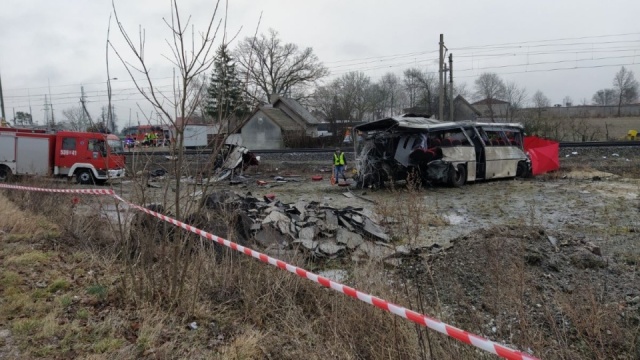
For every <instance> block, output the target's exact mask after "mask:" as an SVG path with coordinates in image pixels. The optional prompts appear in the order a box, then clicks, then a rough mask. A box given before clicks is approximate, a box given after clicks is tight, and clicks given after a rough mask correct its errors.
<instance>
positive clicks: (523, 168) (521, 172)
mask: <svg viewBox="0 0 640 360" xmlns="http://www.w3.org/2000/svg"><path fill="white" fill-rule="evenodd" d="M530 176H531V170H529V166H528V165H527V163H526V162H525V161H520V162H519V163H518V168H517V169H516V177H519V178H528V177H530Z"/></svg>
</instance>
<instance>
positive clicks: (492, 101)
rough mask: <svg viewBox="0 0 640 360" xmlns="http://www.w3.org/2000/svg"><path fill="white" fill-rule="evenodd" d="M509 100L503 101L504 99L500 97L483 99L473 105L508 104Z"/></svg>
mask: <svg viewBox="0 0 640 360" xmlns="http://www.w3.org/2000/svg"><path fill="white" fill-rule="evenodd" d="M508 104H509V102H507V101H502V100H498V99H489V98H486V99H482V100H480V101H476V102H474V103H473V104H471V105H508Z"/></svg>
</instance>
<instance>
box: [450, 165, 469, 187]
mask: <svg viewBox="0 0 640 360" xmlns="http://www.w3.org/2000/svg"><path fill="white" fill-rule="evenodd" d="M466 182H467V168H466V167H465V166H464V165H458V167H456V168H454V167H453V166H452V167H451V170H450V174H449V183H450V184H451V186H454V187H461V186H462V185H464V184H465V183H466Z"/></svg>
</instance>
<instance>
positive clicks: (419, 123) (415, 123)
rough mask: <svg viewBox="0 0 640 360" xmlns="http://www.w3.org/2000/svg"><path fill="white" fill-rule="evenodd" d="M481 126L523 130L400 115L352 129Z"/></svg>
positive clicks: (423, 128) (495, 125) (494, 124)
mask: <svg viewBox="0 0 640 360" xmlns="http://www.w3.org/2000/svg"><path fill="white" fill-rule="evenodd" d="M465 125H467V126H469V125H473V126H482V127H512V128H518V129H523V126H522V124H519V123H479V122H475V121H471V120H467V121H460V122H451V121H440V120H437V119H434V118H427V117H419V116H411V115H400V116H392V117H388V118H385V119H380V120H376V121H372V122H369V123H365V124H361V125H358V126H355V127H354V128H353V129H354V130H358V131H375V130H388V129H391V128H396V129H399V130H402V129H405V130H435V129H446V128H459V127H461V126H465Z"/></svg>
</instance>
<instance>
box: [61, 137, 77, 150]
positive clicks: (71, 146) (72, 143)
mask: <svg viewBox="0 0 640 360" xmlns="http://www.w3.org/2000/svg"><path fill="white" fill-rule="evenodd" d="M75 149H76V139H75V138H63V139H62V150H75Z"/></svg>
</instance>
